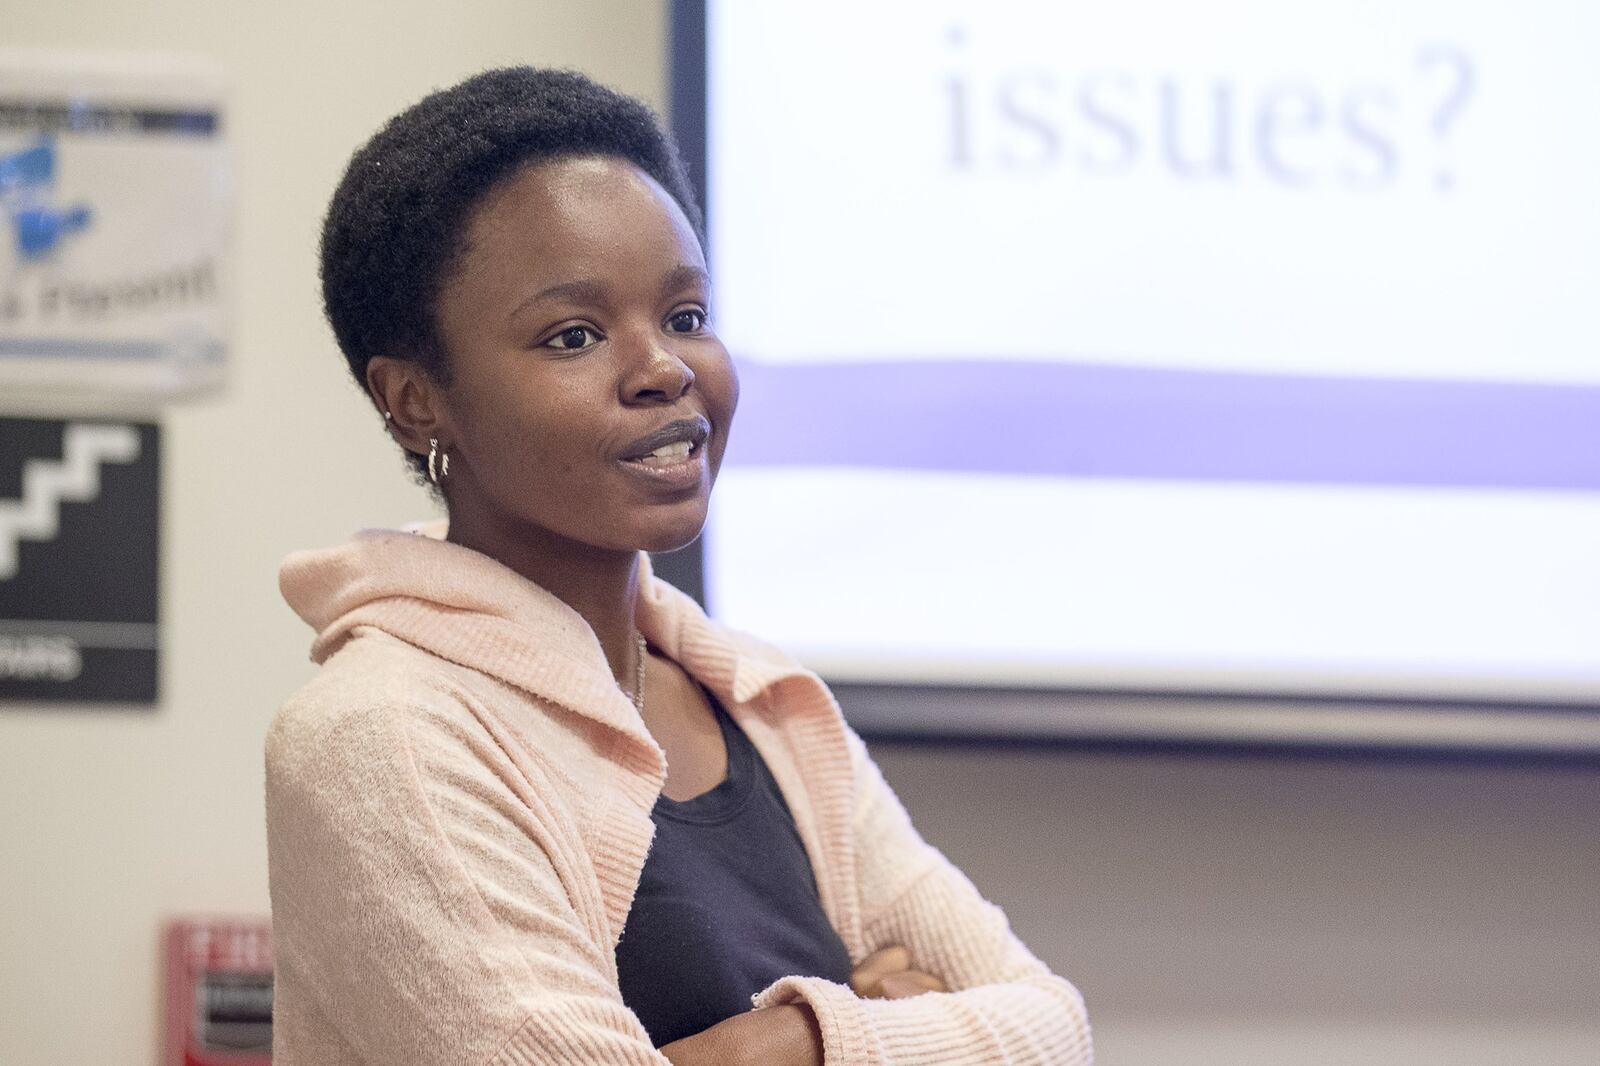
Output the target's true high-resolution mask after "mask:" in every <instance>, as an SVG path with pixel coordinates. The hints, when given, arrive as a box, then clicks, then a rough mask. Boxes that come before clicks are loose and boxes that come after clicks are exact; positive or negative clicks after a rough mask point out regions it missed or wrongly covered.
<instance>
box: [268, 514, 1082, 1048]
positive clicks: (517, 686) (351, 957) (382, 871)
mask: <svg viewBox="0 0 1600 1066" xmlns="http://www.w3.org/2000/svg"><path fill="white" fill-rule="evenodd" d="M641 568H642V569H643V571H644V572H643V575H642V580H641V593H640V602H639V606H638V617H637V622H638V625H639V628H640V629H641V630H642V631H643V632H644V634H645V635H646V636H647V637H648V638H649V639H650V641H651V642H652V643H653V644H654V645H655V646H656V647H658V648H659V649H660V650H661V651H662V652H663V653H665V654H666V655H668V656H670V657H671V658H673V659H674V660H676V661H677V662H678V663H680V664H681V665H682V666H683V667H684V669H685V670H687V671H688V672H689V673H690V674H691V675H692V676H694V677H695V678H696V679H698V680H699V681H700V682H702V683H703V684H705V685H706V687H707V688H709V689H710V690H711V691H713V692H714V693H716V695H717V697H718V698H719V699H720V700H721V701H722V702H723V704H724V705H725V706H726V707H727V708H728V710H729V712H730V713H731V714H732V715H733V717H734V719H735V720H736V721H737V722H738V723H739V725H740V727H741V728H743V729H744V731H745V732H746V733H747V734H748V735H749V736H750V739H751V740H752V741H753V742H754V744H755V746H756V748H757V749H758V750H759V751H760V753H761V755H762V757H763V758H764V759H765V760H766V761H767V763H768V765H769V766H770V767H771V769H772V773H773V775H774V776H775V777H776V779H777V781H778V783H779V785H780V787H781V788H782V790H783V793H784V795H785V797H786V798H787V799H788V802H789V806H790V807H791V809H792V810H793V812H794V817H795V822H796V824H797V826H798V828H799V831H800V836H801V839H802V840H803V841H804V843H805V846H806V851H807V853H808V854H809V855H810V858H811V862H812V865H813V866H814V867H815V869H816V874H817V884H818V886H819V888H820V891H821V897H822V906H823V909H824V911H825V912H826V913H827V915H828V918H829V920H830V921H831V922H832V923H833V926H834V928H835V929H837V930H838V932H839V935H840V937H841V938H842V939H843V941H844V944H845V947H846V948H847V949H848V950H849V952H850V956H851V958H852V960H855V961H859V960H860V959H862V958H864V957H865V956H866V955H867V954H869V953H870V952H872V951H874V950H876V949H877V948H879V947H882V946H886V945H890V944H903V945H905V946H906V947H907V948H908V949H909V950H910V952H911V955H912V957H913V959H914V960H915V961H916V964H917V966H918V967H919V968H921V969H924V970H927V971H929V972H931V973H933V974H935V975H937V976H938V977H939V978H940V979H941V980H943V981H944V982H945V983H946V985H948V986H949V987H950V988H951V989H952V990H953V991H951V992H948V993H928V994H924V995H921V996H917V997H914V998H910V999H902V1000H893V1001H889V1000H863V999H859V998H857V997H856V996H855V995H854V994H853V993H852V992H851V991H850V989H848V988H846V987H844V986H841V985H837V984H833V983H831V982H828V981H824V980H821V979H819V978H812V977H786V978H784V979H782V980H780V981H778V982H776V983H775V984H773V985H772V986H771V987H769V988H767V989H766V990H764V991H763V992H761V993H760V994H759V995H758V996H757V997H756V998H755V1002H756V1005H757V1006H765V1005H770V1004H776V1003H786V1002H792V1001H795V1000H804V1001H805V1002H806V1003H808V1004H810V1006H811V1007H812V1009H813V1010H814V1011H815V1012H816V1016H817V1018H818V1020H819V1022H820V1024H821V1030H822V1034H823V1041H824V1045H825V1051H826V1058H827V1062H828V1063H830V1064H846V1063H848V1064H863V1066H877V1064H883V1066H890V1064H902V1063H904V1064H911V1063H917V1064H931V1063H948V1064H961V1063H973V1064H976V1063H1018V1064H1021V1063H1041V1064H1043V1063H1051V1064H1075V1063H1083V1064H1087V1063H1089V1062H1090V1061H1091V1059H1092V1051H1091V1048H1090V1040H1089V1027H1088V1022H1087V1020H1086V1018H1085V1014H1084V1008H1083V1000H1082V998H1081V997H1080V996H1079V995H1078V992H1077V991H1076V990H1075V989H1074V988H1073V987H1072V986H1071V985H1070V984H1068V983H1067V982H1066V981H1065V980H1063V979H1061V978H1059V977H1056V976H1054V975H1052V974H1051V973H1050V971H1049V970H1048V969H1046V968H1045V967H1044V966H1043V965H1042V964H1041V963H1040V962H1039V961H1038V960H1036V959H1035V958H1034V957H1033V956H1032V955H1031V954H1029V953H1028V950H1027V949H1026V948H1025V947H1023V945H1022V944H1021V943H1020V942H1019V941H1018V940H1017V939H1016V937H1015V936H1013V935H1012V933H1011V931H1010V929H1009V928H1008V926H1007V924H1006V920H1005V917H1004V915H1003V914H1001V912H1000V910H999V908H997V907H995V906H993V905H992V904H990V903H987V902H986V901H984V900H983V899H982V898H981V897H980V896H979V894H978V892H977V891H976V889H974V888H973V886H972V884H971V882H969V881H968V880H967V879H966V877H964V876H963V875H962V874H961V873H960V872H959V871H958V870H956V869H955V868H954V867H953V866H951V865H950V863H949V862H947V861H946V860H945V859H944V858H943V857H942V856H941V855H940V854H939V853H938V852H937V851H935V850H934V849H933V848H932V847H930V846H928V845H927V844H925V843H924V842H923V841H922V839H921V838H920V837H918V836H917V834H916V831H915V830H914V829H913V828H912V826H911V823H910V821H909V820H908V819H907V817H906V815H905V812H904V811H903V810H902V808H901V806H900V804H899V802H898V801H897V800H896V799H895V797H894V794H893V793H892V792H891V791H890V790H889V788H888V786H887V785H886V784H885V783H884V781H883V779H882V777H881V776H880V775H879V773H878V770H877V768H876V767H875V766H874V765H873V763H872V761H871V759H869V758H868V756H867V752H866V749H865V748H864V747H863V745H862V743H861V741H860V740H859V738H857V737H856V735H855V734H854V733H853V732H852V731H851V730H850V729H849V728H848V727H847V726H846V725H845V723H844V720H843V719H842V718H841V716H840V714H839V710H838V707H837V705H836V704H835V703H834V701H833V698H832V696H831V695H830V694H829V692H828V690H827V689H826V688H825V687H824V686H823V684H822V682H821V681H820V680H818V678H817V677H816V676H815V675H814V674H812V673H809V672H808V671H806V670H804V669H802V668H801V667H799V666H798V665H796V664H795V663H794V662H793V661H791V660H790V659H788V658H787V657H785V656H784V655H782V654H781V653H779V652H777V651H775V650H773V649H771V648H769V647H767V646H765V645H763V644H760V643H758V642H756V641H754V640H752V639H750V638H748V637H745V636H742V635H739V634H735V633H733V632H731V631H729V630H727V629H724V628H723V627H721V626H719V625H717V624H716V623H713V622H711V621H709V620H708V619H707V618H706V616H705V614H704V613H703V612H702V611H701V610H700V609H699V607H698V606H697V605H696V604H695V603H694V602H693V601H692V600H690V599H689V598H688V597H686V596H684V595H683V594H682V593H680V592H678V591H677V590H676V589H673V588H672V587H671V586H669V585H666V584H665V583H663V582H660V581H657V580H655V579H654V578H652V577H650V575H649V571H648V561H647V559H644V558H641ZM281 586H282V589H283V594H284V596H285V598H286V599H287V600H288V601H289V603H290V605H291V606H293V607H294V609H295V610H296V611H297V612H298V613H299V614H300V616H301V617H302V618H304V619H305V620H306V621H307V622H309V623H310V624H311V626H312V628H313V629H314V630H316V639H315V641H314V643H313V644H312V649H311V657H312V659H313V660H315V661H316V662H318V663H321V664H322V668H321V670H320V671H318V673H317V674H316V675H315V677H313V679H312V680H311V681H310V682H309V683H308V684H306V686H305V687H304V688H302V689H300V691H298V692H297V693H295V694H294V696H292V697H291V698H290V700H289V701H288V702H287V703H286V704H285V705H284V707H283V708H282V710H281V711H280V712H279V713H278V715H277V718H276V719H275V721H274V722H273V725H272V729H271V732H270V734H269V735H268V737H267V746H266V762H267V778H266V793H267V794H266V801H267V839H268V854H269V863H270V873H271V891H272V919H273V932H274V937H275V955H276V965H277V1002H276V1007H275V1012H274V1049H273V1051H274V1054H273V1061H274V1062H275V1064H276V1066H346V1064H351V1066H353V1064H357V1063H362V1064H366V1066H402V1064H417V1066H424V1064H425V1066H477V1064H493V1066H535V1064H538V1066H546V1064H562V1063H574V1064H576V1063H583V1064H610V1063H641V1064H643V1063H650V1064H654V1066H665V1064H666V1059H665V1058H664V1057H663V1056H662V1055H661V1054H660V1053H659V1052H657V1051H656V1050H655V1049H654V1048H653V1047H652V1046H651V1044H650V1040H649V1038H648V1037H647V1035H646V1033H645V1030H644V1028H643V1027H642V1026H641V1025H640V1023H639V1021H638V1019H637V1018H635V1017H634V1015H633V1014H632V1013H631V1012H630V1011H629V1010H628V1009H627V1007H626V1006H624V1005H623V1002H622V998H621V996H620V994H619V993H618V991H617V972H616V958H615V950H616V944H617V938H618V937H619V936H620V934H621V931H622V927H623V921H624V919H625V918H626V917H627V914H628V909H629V907H630V905H631V903H632V899H633V893H634V889H635V886H636V885H637V884H638V878H639V871H640V868H641V866H642V865H643V863H644V857H645V852H646V851H647V849H648V848H649V846H650V838H651V833H652V823H651V821H650V809H651V806H652V805H653V804H654V802H655V799H656V796H657V794H658V793H659V792H660V789H661V784H662V781H663V780H664V778H665V763H664V760H663V757H662V754H661V749H660V748H659V747H658V746H657V745H656V743H655V742H654V740H652V739H651V737H650V735H649V733H648V732H646V731H645V728H644V726H643V723H642V722H641V721H640V719H639V717H638V715H637V713H636V712H635V711H634V708H633V705H632V703H631V702H630V700H629V699H628V697H627V696H626V695H624V694H623V693H622V692H621V691H620V690H619V689H618V687H617V685H616V683H615V681H614V680H613V678H612V675H611V672H610V670H609V668H608V666H607V664H606V660H605V657H604V655H603V654H602V652H601V649H600V645H599V642H598V641H597V640H596V639H595V636H594V634H593V631H592V630H590V629H589V627H588V626H587V624H585V622H584V621H583V619H582V618H581V617H580V616H579V615H578V614H577V613H576V612H574V611H572V610H571V609H570V608H568V607H567V606H566V605H565V604H563V603H562V602H560V601H559V600H557V599H556V598H555V597H554V596H552V595H550V594H549V593H547V592H545V591H544V590H543V589H541V588H539V587H538V586H536V585H533V584H532V583H530V582H528V581H527V580H525V579H524V578H522V577H520V576H519V575H517V574H516V573H514V572H513V571H511V570H509V569H506V568H505V567H503V566H501V565H500V564H498V563H496V562H495V561H493V560H492V559H489V558H488V557H487V556H484V555H480V554H478V553H476V552H473V551H470V550H467V549H465V548H461V547H458V546H456V545H453V544H449V543H447V542H444V541H441V540H437V539H433V538H432V537H428V536H416V535H412V534H408V533H404V532H399V531H370V532H367V533H363V534H361V535H359V536H357V537H356V539H354V540H353V541H351V542H349V543H347V544H344V545H342V546H339V547H336V548H332V549H329V550H325V551H314V552H301V553H297V554H295V555H292V556H290V557H289V558H288V559H287V560H286V561H285V562H284V565H283V571H282V574H281Z"/></svg>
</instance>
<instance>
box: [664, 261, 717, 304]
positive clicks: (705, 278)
mask: <svg viewBox="0 0 1600 1066" xmlns="http://www.w3.org/2000/svg"><path fill="white" fill-rule="evenodd" d="M710 287H711V275H709V274H707V273H706V271H705V268H704V267H697V266H690V265H689V264H688V263H680V264H679V265H678V266H675V267H673V268H672V269H671V270H670V271H668V272H667V276H666V279H665V280H664V281H662V283H661V295H663V296H670V295H671V294H673V293H675V292H681V291H682V290H684V289H694V288H710Z"/></svg>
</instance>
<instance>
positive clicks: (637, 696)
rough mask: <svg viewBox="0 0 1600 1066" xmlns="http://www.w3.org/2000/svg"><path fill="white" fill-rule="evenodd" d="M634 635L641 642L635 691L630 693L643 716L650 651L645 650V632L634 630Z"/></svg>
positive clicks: (636, 668) (635, 671) (634, 672)
mask: <svg viewBox="0 0 1600 1066" xmlns="http://www.w3.org/2000/svg"><path fill="white" fill-rule="evenodd" d="M633 635H634V637H635V638H636V639H637V640H638V642H639V658H638V659H637V660H636V662H637V665H636V666H635V667H634V669H633V692H631V693H630V695H631V696H632V697H633V706H634V709H635V710H637V711H638V712H639V717H640V718H643V717H644V659H645V656H646V655H648V654H649V652H648V651H646V650H645V640H644V634H643V633H641V632H639V631H638V630H634V632H633Z"/></svg>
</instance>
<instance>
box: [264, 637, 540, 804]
mask: <svg viewBox="0 0 1600 1066" xmlns="http://www.w3.org/2000/svg"><path fill="white" fill-rule="evenodd" d="M534 702H535V701H533V700H532V699H531V698H530V697H528V696H526V695H525V694H522V693H518V692H516V691H515V690H512V689H510V688H509V686H506V685H504V684H502V683H500V682H497V681H495V680H494V679H492V678H488V677H485V676H484V675H482V674H480V673H478V672H476V671H473V670H470V669H468V668H466V667H462V666H459V665H458V664H456V663H452V662H450V661H449V660H447V659H444V658H441V657H440V656H438V655H435V654H433V653H431V652H429V651H426V650H424V649H422V648H418V647H416V646H414V645H411V644H408V643H406V642H405V641H403V640H400V639H399V638H397V637H395V636H392V635H390V634H388V633H385V632H384V631H382V630H379V629H367V630H364V631H362V632H361V633H360V634H359V635H357V636H355V637H354V638H352V639H350V640H348V641H346V642H345V643H344V644H343V645H342V646H341V647H340V648H339V650H338V651H336V652H334V653H333V654H332V655H331V656H329V657H328V658H327V660H325V661H324V662H323V663H322V665H321V666H320V667H318V669H317V671H316V673H315V674H313V675H312V676H311V678H310V679H309V680H307V681H306V683H305V684H304V685H302V686H301V687H300V688H299V689H297V690H295V691H294V692H293V693H292V694H291V695H290V696H289V698H288V699H286V700H285V701H284V702H283V704H282V705H281V706H280V707H279V708H278V711H277V713H276V714H275V715H274V716H273V720H272V724H271V726H270V728H269V729H268V732H267V738H266V758H267V767H268V772H269V773H271V772H273V771H274V770H275V769H277V770H284V771H287V770H291V769H293V768H294V767H296V766H297V765H298V764H306V763H311V764H315V766H317V767H320V768H322V769H324V770H328V769H334V768H336V766H337V765H338V764H349V765H361V766H366V765H370V764H371V763H372V762H374V761H377V762H382V761H386V760H399V761H403V762H406V763H410V764H415V763H417V762H418V761H419V760H421V759H424V758H426V757H428V756H429V755H430V753H438V752H455V751H461V752H465V753H494V752H497V751H499V750H501V749H503V748H504V747H505V746H506V745H507V743H508V739H509V742H511V743H515V744H516V746H517V747H519V748H520V747H531V746H532V745H533V740H532V738H530V737H529V736H528V735H527V734H528V732H529V730H530V729H532V730H537V729H538V728H539V726H540V720H541V719H542V718H543V717H544V715H542V714H539V713H537V709H536V708H535V707H534ZM513 720H516V721H517V722H518V726H519V728H518V729H517V730H516V732H517V736H516V737H511V738H508V736H506V735H503V734H505V733H507V732H508V730H503V729H501V728H499V727H498V723H499V722H501V721H513ZM497 734H501V735H497Z"/></svg>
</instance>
